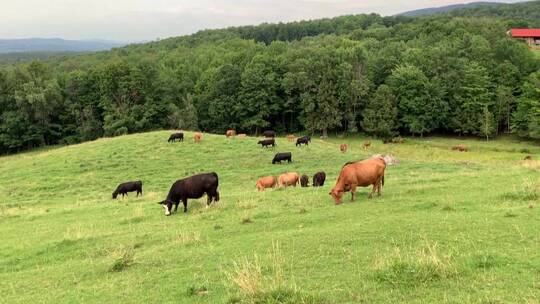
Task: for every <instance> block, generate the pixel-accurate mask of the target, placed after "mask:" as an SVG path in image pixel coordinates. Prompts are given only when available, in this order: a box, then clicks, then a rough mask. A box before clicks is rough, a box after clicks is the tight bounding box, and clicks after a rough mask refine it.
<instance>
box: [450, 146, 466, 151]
mask: <svg viewBox="0 0 540 304" xmlns="http://www.w3.org/2000/svg"><path fill="white" fill-rule="evenodd" d="M452 151H459V152H467V151H469V148H468V147H467V146H465V145H457V146H453V147H452Z"/></svg>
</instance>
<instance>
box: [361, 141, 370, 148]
mask: <svg viewBox="0 0 540 304" xmlns="http://www.w3.org/2000/svg"><path fill="white" fill-rule="evenodd" d="M369 147H371V141H369V140H367V141H365V142H364V143H363V144H362V149H364V150H367V149H369Z"/></svg>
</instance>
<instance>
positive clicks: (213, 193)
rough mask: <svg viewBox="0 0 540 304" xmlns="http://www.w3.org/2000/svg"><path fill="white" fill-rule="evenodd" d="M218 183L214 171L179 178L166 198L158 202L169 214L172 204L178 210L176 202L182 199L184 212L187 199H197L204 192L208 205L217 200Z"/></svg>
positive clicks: (178, 202)
mask: <svg viewBox="0 0 540 304" xmlns="http://www.w3.org/2000/svg"><path fill="white" fill-rule="evenodd" d="M218 185H219V180H218V175H217V174H216V173H215V172H211V173H203V174H197V175H193V176H191V177H187V178H184V179H180V180H177V181H176V182H175V183H174V184H173V185H172V186H171V189H170V190H169V194H168V195H167V198H166V199H165V200H164V201H162V202H159V203H158V204H161V205H163V208H164V209H165V215H171V213H172V212H173V210H172V206H173V205H174V206H175V207H174V212H176V211H177V210H178V204H180V201H182V203H183V204H184V212H187V210H188V209H187V203H188V199H190V198H192V199H198V198H201V197H202V196H203V195H204V194H206V196H207V197H208V200H207V202H206V204H207V205H210V203H212V201H216V202H219V192H218V190H217V188H218Z"/></svg>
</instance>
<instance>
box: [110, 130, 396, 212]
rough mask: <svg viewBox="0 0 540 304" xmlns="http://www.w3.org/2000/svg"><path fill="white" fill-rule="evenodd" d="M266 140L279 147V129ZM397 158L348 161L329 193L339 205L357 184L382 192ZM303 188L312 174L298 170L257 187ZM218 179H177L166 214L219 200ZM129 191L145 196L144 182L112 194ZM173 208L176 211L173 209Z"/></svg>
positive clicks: (288, 156) (316, 179)
mask: <svg viewBox="0 0 540 304" xmlns="http://www.w3.org/2000/svg"><path fill="white" fill-rule="evenodd" d="M262 135H263V136H264V137H265V139H264V140H261V141H259V142H258V144H260V145H261V146H262V147H268V146H273V147H275V146H276V142H275V137H276V132H274V131H265V132H264V133H263V134H262ZM226 136H227V138H229V137H235V136H238V137H240V138H243V137H245V134H238V135H237V134H236V132H235V131H234V130H228V131H227V133H226ZM193 139H194V141H195V142H200V141H201V140H202V133H198V132H197V133H195V134H194V137H193ZM287 139H288V140H289V141H294V139H295V137H294V136H292V135H288V136H287ZM177 140H179V141H184V133H181V132H180V133H174V134H171V135H170V137H169V139H168V142H175V141H177ZM310 142H311V138H310V137H309V136H304V137H300V138H297V139H296V146H297V147H298V146H302V145H309V143H310ZM370 145H371V143H370V142H365V143H364V145H363V148H364V149H367V148H369V146H370ZM340 150H341V152H344V153H345V152H346V151H347V145H345V144H342V145H341V146H340ZM282 161H287V162H292V153H291V152H284V153H277V154H276V155H275V156H274V159H273V160H272V164H276V163H281V162H282ZM393 161H395V159H393V158H392V157H391V156H385V155H374V156H373V157H371V158H369V159H365V160H361V161H355V162H348V163H346V164H345V165H344V166H343V167H342V168H341V172H340V174H339V177H338V179H337V182H336V185H335V186H334V188H332V190H331V191H330V193H329V194H330V195H331V196H332V198H333V199H334V200H335V203H336V204H341V199H342V197H343V194H344V193H345V192H351V201H354V199H355V195H356V188H357V187H368V186H373V189H372V191H371V194H370V195H369V197H370V198H371V197H372V196H373V194H375V193H377V194H378V195H380V194H381V188H382V186H383V185H384V173H385V169H386V166H387V165H388V164H392V162H393ZM325 180H326V173H325V172H323V171H321V172H317V173H315V175H314V176H313V180H312V185H313V187H322V186H324V182H325ZM299 183H300V185H301V186H302V187H308V184H309V177H308V176H307V175H302V176H300V174H298V173H297V172H288V173H284V174H282V175H280V176H279V177H278V178H276V177H275V176H265V177H261V178H259V179H258V180H257V183H256V188H257V189H258V190H259V191H264V190H266V189H269V188H275V187H287V186H294V187H296V186H297V185H298V184H299ZM218 186H219V178H218V175H217V173H215V172H211V173H202V174H197V175H193V176H190V177H187V178H184V179H180V180H177V181H176V182H175V183H174V184H173V185H172V186H171V188H170V190H169V193H168V194H167V197H166V198H165V200H163V201H161V202H159V203H158V204H160V205H162V206H163V208H164V209H165V215H171V213H173V212H176V211H177V210H178V205H179V204H180V201H182V204H183V205H184V212H187V210H188V208H187V203H188V199H199V198H201V197H202V196H203V195H205V194H206V196H207V205H210V204H211V203H212V202H213V201H215V202H218V201H219V191H218ZM128 192H137V194H136V195H137V196H139V195H142V181H132V182H126V183H122V184H120V185H118V187H117V188H116V190H115V191H114V192H113V194H112V198H113V199H116V198H117V197H118V195H120V194H121V195H122V197H124V195H127V193H128ZM173 207H174V210H173Z"/></svg>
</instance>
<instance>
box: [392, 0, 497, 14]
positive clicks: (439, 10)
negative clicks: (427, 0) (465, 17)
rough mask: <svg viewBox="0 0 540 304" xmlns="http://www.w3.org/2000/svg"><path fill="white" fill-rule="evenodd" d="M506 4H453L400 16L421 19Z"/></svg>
mask: <svg viewBox="0 0 540 304" xmlns="http://www.w3.org/2000/svg"><path fill="white" fill-rule="evenodd" d="M504 4H505V3H501V2H472V3H467V4H453V5H447V6H441V7H431V8H423V9H419V10H414V11H409V12H405V13H401V14H399V16H408V17H419V16H426V15H433V14H439V13H448V12H451V11H454V10H458V9H463V8H477V7H480V6H497V5H504Z"/></svg>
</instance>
